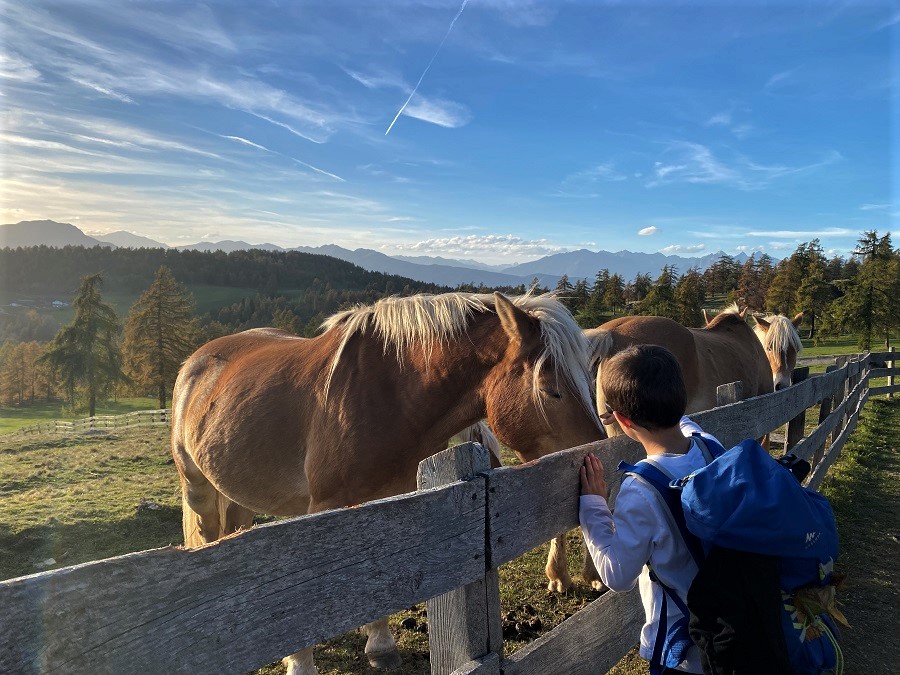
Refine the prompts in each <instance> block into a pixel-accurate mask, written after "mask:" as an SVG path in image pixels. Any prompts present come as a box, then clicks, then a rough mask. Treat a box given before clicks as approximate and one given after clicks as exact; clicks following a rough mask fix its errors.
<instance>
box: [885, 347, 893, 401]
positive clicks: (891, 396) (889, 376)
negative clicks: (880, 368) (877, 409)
mask: <svg viewBox="0 0 900 675" xmlns="http://www.w3.org/2000/svg"><path fill="white" fill-rule="evenodd" d="M888 351H889V352H890V353H891V360H890V362H889V364H886V365H887V367H888V368H893V367H894V356H893V354H894V345H891V346H890V348H889V349H888ZM888 386H889V387H890V388H891V389H890V391H888V398H894V374H893V373H891V374H890V375H888Z"/></svg>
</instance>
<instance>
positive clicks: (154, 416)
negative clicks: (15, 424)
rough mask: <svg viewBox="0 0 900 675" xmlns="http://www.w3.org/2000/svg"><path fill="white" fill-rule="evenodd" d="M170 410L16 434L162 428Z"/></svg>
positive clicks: (58, 422)
mask: <svg viewBox="0 0 900 675" xmlns="http://www.w3.org/2000/svg"><path fill="white" fill-rule="evenodd" d="M171 414H172V410H171V409H170V408H165V409H163V410H135V411H134V412H130V413H125V414H124V415H95V416H94V417H85V418H84V419H80V420H53V421H52V422H42V423H40V424H32V425H31V426H27V427H23V428H21V429H19V430H18V431H17V432H16V433H17V434H20V435H22V436H28V435H31V434H83V433H87V432H90V431H95V430H98V429H101V430H102V429H127V428H129V427H162V426H167V425H168V424H169V417H170V416H171Z"/></svg>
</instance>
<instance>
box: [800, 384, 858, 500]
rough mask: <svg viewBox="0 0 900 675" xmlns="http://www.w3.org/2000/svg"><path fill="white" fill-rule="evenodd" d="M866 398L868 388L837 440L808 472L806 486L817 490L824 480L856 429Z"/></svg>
mask: <svg viewBox="0 0 900 675" xmlns="http://www.w3.org/2000/svg"><path fill="white" fill-rule="evenodd" d="M868 400H869V390H866V391H865V393H863V395H862V396H861V397H860V399H859V404H858V407H857V408H856V411H855V412H854V413H853V414H852V415H851V416H850V421H849V423H848V424H847V426H846V427H844V430H843V431H841V433H840V434H839V435H838V437H837V440H836V441H835V442H834V443H832V444H831V447H830V448H829V449H828V452H827V453H825V456H824V457H823V458H822V461H821V462H819V464H818V466H816V468H815V470H814V471H813V472H812V473H811V474H810V476H809V480H808V481H807V482H806V486H807V487H809V488H811V489H813V490H818V489H819V487H820V486H821V485H822V481H823V480H825V475H826V474H827V473H828V469H829V468H831V465H832V464H834V462H835V461H836V460H837V458H838V457H839V456H840V454H841V449H842V448H843V447H844V443H846V442H847V439H848V438H849V437H850V435H851V434H852V433H853V431H854V429H856V425H857V424H858V423H859V416H860V414H861V413H862V409H863V407H864V406H865V404H866V401H868Z"/></svg>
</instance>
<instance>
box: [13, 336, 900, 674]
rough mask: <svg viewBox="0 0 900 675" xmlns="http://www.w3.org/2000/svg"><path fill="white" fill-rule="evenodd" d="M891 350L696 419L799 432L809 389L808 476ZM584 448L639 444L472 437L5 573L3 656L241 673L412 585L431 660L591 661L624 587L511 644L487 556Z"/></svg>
mask: <svg viewBox="0 0 900 675" xmlns="http://www.w3.org/2000/svg"><path fill="white" fill-rule="evenodd" d="M892 359H893V354H892V353H884V354H870V355H862V356H858V357H855V358H853V359H850V360H847V362H845V363H843V364H840V365H837V364H836V365H835V367H834V368H832V369H830V372H827V373H825V374H822V375H816V376H812V377H808V378H807V379H804V380H802V381H799V382H797V384H795V385H794V386H792V387H790V388H788V389H785V390H782V391H779V392H776V393H773V394H767V395H765V396H760V397H757V398H753V399H748V400H743V401H736V402H732V403H728V404H727V405H724V406H721V407H718V408H716V409H713V410H710V411H707V412H704V413H699V414H697V415H695V416H694V419H695V420H697V422H698V423H699V424H700V425H701V426H703V427H704V428H705V429H706V430H708V431H710V432H711V433H713V434H715V435H716V436H718V437H719V439H720V440H721V441H722V442H723V443H724V444H725V445H726V446H730V445H734V444H736V443H737V442H739V441H740V440H742V439H743V438H747V437H760V436H762V435H763V434H765V433H768V432H770V431H772V430H774V429H777V428H779V427H782V426H784V425H785V424H788V425H789V426H791V422H792V421H794V423H793V428H794V429H795V430H796V429H797V428H799V423H798V422H797V421H796V420H798V419H800V418H801V416H805V414H806V411H807V409H808V408H810V407H812V406H815V405H817V404H819V403H820V402H822V403H823V405H822V406H821V407H820V411H819V416H818V420H817V425H816V427H815V428H814V429H813V430H812V431H811V432H810V433H809V434H808V435H806V436H805V437H803V438H799V439H798V438H794V436H796V433H795V434H794V436H792V435H791V434H790V433H789V434H788V439H787V440H788V443H789V444H791V450H792V451H793V452H795V453H797V454H798V455H800V456H802V457H805V458H809V459H811V460H814V461H815V466H814V469H813V472H812V473H811V476H810V478H809V483H808V484H809V485H810V486H811V487H815V488H817V487H818V486H819V485H820V484H821V481H822V479H823V478H824V476H825V473H826V472H827V470H828V467H829V466H831V465H832V464H833V463H834V461H835V459H836V458H837V457H838V455H839V453H840V451H841V448H842V447H843V445H844V443H845V442H846V439H847V438H848V437H849V435H850V434H851V433H852V432H853V429H854V428H855V426H856V423H857V421H858V419H859V415H860V412H861V410H862V408H863V406H864V405H865V403H866V401H867V400H868V398H869V397H870V396H872V395H875V393H876V390H870V389H869V388H868V382H869V379H870V378H871V377H884V376H885V374H884V373H883V369H881V368H879V369H872V368H870V367H869V364H870V363H876V364H879V365H880V364H881V363H882V362H884V361H885V360H889V361H892ZM892 365H893V364H892ZM734 389H735V388H733V387H732V388H731V389H730V390H729V389H728V388H726V389H725V390H723V392H720V394H721V395H722V396H723V397H724V400H734V398H735V397H736V391H734ZM886 389H891V391H894V389H893V388H892V387H880V388H879V391H878V393H889V392H888V391H884V390H886ZM898 390H900V389H898ZM728 391H731V393H730V394H729V393H728ZM826 402H827V405H825V403H826ZM801 435H802V433H801ZM588 452H594V453H596V454H597V455H598V456H599V457H600V459H601V461H602V462H603V463H604V465H605V466H606V467H609V468H611V467H614V466H615V465H616V463H617V462H618V460H620V459H625V460H626V461H628V462H635V461H637V460H638V459H639V458H640V457H641V454H642V453H641V451H640V448H639V446H638V445H637V444H636V443H634V442H633V441H631V440H629V439H628V438H626V437H624V436H620V437H617V438H614V439H609V440H605V441H599V442H597V443H592V444H590V445H585V446H581V447H578V448H571V449H569V450H564V451H561V452H557V453H554V454H552V455H548V456H546V457H543V458H541V459H540V460H538V461H535V462H531V463H529V464H526V465H523V466H519V467H512V468H503V469H495V470H491V469H489V468H488V463H487V456H486V453H485V452H484V451H483V449H482V448H481V447H480V446H477V445H474V444H471V443H468V444H464V445H462V446H457V447H455V448H451V449H449V450H447V451H444V452H443V453H440V454H438V455H435V456H434V457H431V458H429V459H427V460H425V461H424V462H422V464H421V465H420V467H419V481H418V485H419V491H418V492H416V493H411V494H406V495H400V496H398V497H392V498H389V499H383V500H379V501H375V502H370V503H367V504H363V505H361V506H359V507H354V508H348V509H341V510H337V511H330V512H325V513H320V514H315V515H311V516H303V517H300V518H294V519H290V520H285V521H281V522H277V523H272V524H268V525H263V526H259V527H255V528H253V529H252V530H250V531H248V532H245V533H242V534H240V535H236V536H232V537H229V538H227V539H225V540H222V541H220V542H216V543H215V544H211V545H208V546H204V547H201V548H199V549H195V550H184V549H181V548H176V547H167V548H162V549H156V550H152V551H144V552H141V553H133V554H129V555H125V556H119V557H117V558H110V559H107V560H101V561H98V562H93V563H86V564H83V565H77V566H74V567H68V568H63V569H59V570H53V571H49V572H43V573H39V574H34V575H31V576H27V577H21V578H18V579H12V580H9V581H5V582H0V606H2V607H3V608H4V612H3V615H2V618H0V672H24V673H48V672H59V673H70V672H72V673H75V672H78V673H81V672H91V673H94V672H96V673H107V672H108V673H111V672H136V671H138V670H139V671H141V672H143V673H176V672H208V671H213V670H216V671H221V672H245V671H247V670H249V669H252V668H254V667H258V666H260V665H262V664H265V663H267V662H269V661H272V660H275V659H277V658H279V657H281V656H284V655H286V654H289V653H292V652H295V651H297V650H299V649H302V648H304V647H307V646H309V645H312V644H315V643H317V642H320V641H321V640H323V639H326V638H329V637H332V636H334V635H340V634H342V633H344V632H346V631H347V630H348V629H350V628H352V627H354V626H357V625H360V624H363V623H366V622H369V621H372V620H375V619H377V618H379V617H381V616H384V615H386V614H389V613H391V612H395V611H397V610H399V609H402V608H404V607H408V606H410V605H412V604H415V603H418V602H422V601H427V608H428V622H429V643H430V650H431V664H432V672H433V673H442V674H443V673H448V674H449V673H453V674H454V675H463V674H472V673H479V674H482V675H485V674H489V673H490V674H495V675H499V674H500V673H504V674H506V675H513V674H515V675H524V674H529V673H535V674H537V673H555V672H556V673H595V672H603V671H604V670H605V669H608V668H609V667H610V666H611V665H612V664H614V663H615V662H616V661H618V660H619V659H620V658H621V657H622V656H623V655H624V654H625V652H627V651H628V649H629V648H630V647H631V646H632V645H633V644H634V642H635V639H636V636H637V634H638V628H639V626H640V625H641V623H642V621H643V616H642V613H643V610H642V607H641V603H640V599H639V597H638V595H637V591H636V590H635V591H632V592H630V593H624V594H613V593H607V594H604V595H603V596H601V597H600V598H599V599H598V600H596V601H594V602H593V603H591V604H590V605H588V606H587V607H586V608H585V609H583V610H582V611H580V612H578V613H576V614H575V615H573V616H572V617H570V618H569V619H567V620H565V621H564V622H563V623H561V624H560V625H558V626H557V627H555V628H554V629H553V630H551V631H549V632H548V633H545V634H544V635H542V636H541V637H540V638H538V639H536V640H534V641H533V642H531V643H529V644H528V645H527V646H525V647H524V648H522V649H521V650H519V651H517V652H515V653H514V654H512V655H510V656H508V657H504V654H503V642H502V635H501V632H500V605H499V588H498V582H497V567H498V566H499V565H501V564H503V563H505V562H507V561H510V560H512V559H514V558H516V557H518V556H519V555H521V554H522V553H524V552H526V551H529V550H531V549H532V548H534V547H535V546H538V545H540V544H542V543H544V542H546V541H548V540H549V539H551V538H553V537H554V536H556V535H558V534H560V533H562V532H565V531H567V530H569V529H571V528H573V527H575V526H577V524H578V469H579V467H580V465H581V463H582V461H583V458H584V456H585V454H586V453H588ZM614 484H615V483H614ZM612 491H613V493H615V492H616V488H615V487H613V490H612ZM610 499H611V501H613V500H614V499H615V494H612V495H611V497H610Z"/></svg>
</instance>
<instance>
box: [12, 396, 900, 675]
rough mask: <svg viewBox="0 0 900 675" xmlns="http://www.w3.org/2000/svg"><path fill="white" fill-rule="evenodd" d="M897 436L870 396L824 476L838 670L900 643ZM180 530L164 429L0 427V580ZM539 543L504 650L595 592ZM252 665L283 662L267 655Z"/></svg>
mask: <svg viewBox="0 0 900 675" xmlns="http://www.w3.org/2000/svg"><path fill="white" fill-rule="evenodd" d="M144 407H146V406H144ZM898 447H900V399H893V400H887V399H878V400H873V401H872V402H870V403H869V405H868V406H867V408H866V411H865V414H864V415H863V419H862V422H861V423H860V426H859V427H858V429H857V431H856V433H855V434H854V436H853V438H852V439H851V440H850V442H849V443H848V444H847V445H846V446H845V450H844V453H843V455H842V457H841V459H840V460H839V461H838V463H837V464H836V466H835V467H834V468H833V469H832V472H831V474H830V476H829V478H828V479H827V480H826V482H825V484H824V487H823V490H824V492H825V494H827V495H828V496H829V498H831V499H832V502H833V504H834V507H835V512H836V513H837V516H838V522H839V526H840V532H841V548H842V557H841V560H840V561H839V565H838V568H839V571H840V572H842V573H845V574H847V575H848V580H847V584H846V588H845V589H844V591H843V592H842V599H843V603H844V609H845V614H846V615H847V617H848V619H849V621H850V623H851V625H852V626H853V629H852V630H850V631H848V632H847V634H846V638H845V649H846V654H847V670H846V672H847V673H874V674H878V673H885V674H886V673H892V672H893V664H895V663H900V643H898V642H897V641H896V640H895V639H894V635H893V633H894V627H895V626H896V609H895V608H896V607H898V606H900V597H898V592H897V579H898V578H900V575H898V571H900V569H898V567H900V564H898V563H900V553H898V548H897V541H896V536H897V533H898V532H900V508H898V494H900V456H898ZM506 459H510V458H506ZM579 537H580V535H579V534H578V533H577V532H571V533H570V534H569V542H570V549H571V550H572V551H574V552H576V553H575V554H574V555H572V556H570V572H571V573H572V576H573V578H576V579H577V578H578V577H577V568H578V566H579V560H578V559H579V557H580V556H579V555H578V552H579V551H580V538H579ZM181 541H182V535H181V505H180V490H179V485H178V478H177V475H176V471H175V467H174V466H173V465H172V460H171V457H170V456H169V450H168V429H165V428H161V429H150V430H147V429H140V430H132V431H128V430H125V431H121V432H115V433H102V434H97V435H91V436H49V435H48V436H40V437H21V436H15V435H8V436H3V437H0V579H6V578H10V577H15V576H19V575H24V574H30V573H33V572H37V571H41V570H44V569H52V568H55V567H60V566H65V565H73V564H76V563H81V562H86V561H89V560H95V559H99V558H104V557H108V556H113V555H119V554H123V553H127V552H130V551H139V550H144V549H148V548H154V547H158V546H165V545H168V544H179V543H181ZM546 553H547V546H546V545H545V546H542V547H540V548H538V549H536V550H534V551H532V552H531V553H528V554H526V555H525V556H523V557H521V558H519V559H518V560H515V561H513V562H511V563H509V564H507V565H504V566H503V567H502V568H501V569H500V584H501V605H502V611H503V614H504V616H506V617H509V618H507V619H505V621H504V624H505V625H507V626H510V625H513V624H514V623H515V622H521V620H522V619H529V618H530V617H532V616H537V617H538V618H539V619H540V627H539V628H535V629H534V630H530V631H529V632H528V634H525V635H519V636H516V637H515V638H513V639H509V640H507V641H506V644H505V649H506V651H507V653H509V652H512V651H515V650H516V649H518V648H520V647H521V646H522V645H524V644H526V643H527V642H528V641H529V640H531V639H534V637H535V636H537V635H540V634H541V633H543V632H546V631H547V630H549V629H550V628H552V627H553V626H555V625H557V624H558V623H560V622H561V621H562V620H564V619H565V618H566V616H568V615H570V614H571V613H573V612H575V611H577V610H578V609H579V608H581V607H583V606H584V605H586V604H587V603H589V602H590V601H592V600H593V599H595V598H596V597H597V595H598V594H597V593H596V592H594V591H593V590H591V589H589V588H588V587H587V586H586V585H585V584H583V583H581V582H580V581H577V582H576V588H575V589H574V590H573V591H571V592H570V593H569V594H567V595H562V596H560V595H554V594H550V593H548V592H547V590H546V581H545V579H544V572H543V568H544V562H545V559H546ZM526 606H528V607H526ZM404 619H407V620H408V619H412V620H413V621H414V623H415V628H403V627H401V625H400V623H401V621H403V620H404ZM391 624H392V628H393V631H394V634H395V635H396V636H397V638H398V643H399V647H400V651H401V654H402V656H403V658H404V666H403V667H402V668H401V670H400V671H399V672H400V673H401V674H412V673H427V672H428V670H429V666H428V660H427V633H426V623H425V616H424V606H423V605H419V606H416V607H412V608H409V609H408V610H405V611H403V612H400V613H398V614H396V615H394V616H393V617H392V619H391ZM407 625H410V622H409V621H407ZM635 638H637V636H635ZM363 645H364V638H363V637H362V636H361V635H359V634H358V633H356V632H351V633H348V634H346V635H344V636H340V637H337V638H335V639H332V640H329V641H328V642H326V643H324V644H322V645H320V646H319V647H318V648H317V650H316V660H317V663H318V664H319V668H320V672H322V673H323V674H324V673H329V674H337V673H356V674H361V673H365V674H367V675H374V673H375V672H376V671H374V670H373V669H371V668H370V667H369V666H368V664H367V662H366V661H365V658H364V656H363V652H362V649H363ZM259 672H261V673H266V674H267V675H273V674H275V673H282V672H284V671H283V668H282V666H281V665H280V664H271V665H269V666H266V667H264V668H263V669H262V670H261V671H259ZM612 672H613V673H615V674H616V675H637V674H638V673H645V672H646V664H645V663H644V662H643V661H642V660H641V659H640V658H639V657H637V656H636V654H635V652H634V651H632V652H631V653H630V654H629V656H627V657H626V658H625V659H623V661H622V662H621V663H620V664H619V665H618V666H617V667H616V668H615V669H614V670H613V671H612Z"/></svg>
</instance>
